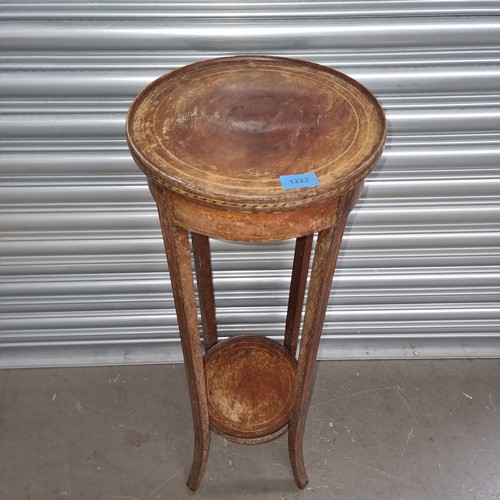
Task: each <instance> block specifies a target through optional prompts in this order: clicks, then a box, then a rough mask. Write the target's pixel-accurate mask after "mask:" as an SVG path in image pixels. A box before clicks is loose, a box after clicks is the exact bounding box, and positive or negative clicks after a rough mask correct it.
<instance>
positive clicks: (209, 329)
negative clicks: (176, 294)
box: [191, 233, 217, 351]
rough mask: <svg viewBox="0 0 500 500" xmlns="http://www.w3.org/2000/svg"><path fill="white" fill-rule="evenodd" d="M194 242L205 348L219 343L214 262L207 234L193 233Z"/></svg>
mask: <svg viewBox="0 0 500 500" xmlns="http://www.w3.org/2000/svg"><path fill="white" fill-rule="evenodd" d="M191 241H192V242H193V254H194V266H195V269H196V281H197V282H198V297H199V300H200V312H201V325H202V329H203V341H204V343H205V350H206V351H208V350H209V349H210V348H211V347H213V346H214V345H215V344H217V320H216V317H215V298H214V284H213V278H212V263H211V261H210V241H209V239H208V237H207V236H204V235H202V234H198V233H191Z"/></svg>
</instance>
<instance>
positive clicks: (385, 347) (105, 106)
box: [0, 0, 500, 367]
mask: <svg viewBox="0 0 500 500" xmlns="http://www.w3.org/2000/svg"><path fill="white" fill-rule="evenodd" d="M1 13H2V14H1V15H2V17H3V20H2V27H1V29H0V51H1V53H0V62H1V65H2V72H1V74H0V102H1V113H0V155H1V163H0V176H1V185H0V214H1V215H0V236H1V242H0V265H1V281H2V283H1V288H0V294H1V303H0V307H1V316H0V366H3V367H13V366H53V365H82V364H99V363H124V362H149V363H154V362H167V361H177V360H180V359H181V356H180V346H179V339H178V333H177V327H176V320H175V314H174V310H173V303H172V298H171V295H170V290H169V286H170V284H169V279H168V273H167V272H166V263H165V257H164V253H163V245H162V241H161V236H160V230H159V224H158V219H157V215H156V210H155V207H154V205H153V202H152V199H151V196H150V194H149V192H148V189H147V186H146V183H145V180H144V177H143V176H142V174H141V173H140V172H139V171H138V169H137V168H136V167H135V165H134V163H133V161H132V160H131V158H130V156H129V154H128V150H127V146H126V143H125V138H124V118H125V113H126V110H127V108H128V106H129V104H130V102H131V100H132V98H133V97H134V95H135V94H136V93H137V92H138V91H139V90H140V89H141V88H143V87H144V86H145V85H146V84H147V83H148V82H150V81H151V80H152V79H154V78H156V77H157V76H159V75H161V74H163V73H165V72H167V71H170V70H171V69H174V68H176V67H179V66H181V65H184V64H187V63H189V62H193V61H196V60H200V59H206V58H210V57H215V56H221V55H230V54H241V53H260V54H274V55H283V56H290V57H298V58H302V59H307V60H311V61H315V62H319V63H322V64H326V65H328V66H332V67H335V68H337V69H339V70H341V71H343V72H345V73H347V74H349V75H350V76H352V77H354V78H356V79H358V80H359V81H361V82H362V83H363V84H365V85H366V86H367V87H368V88H369V89H370V90H372V91H373V92H374V93H375V94H376V95H377V97H378V98H379V99H380V100H381V102H382V104H383V106H384V107H385V109H386V111H387V115H388V119H389V138H388V144H387V149H386V151H385V153H384V155H383V158H382V160H381V161H380V163H379V165H378V167H377V168H376V170H375V171H374V172H373V174H372V175H371V176H370V177H369V179H368V181H367V183H366V188H365V192H364V194H363V196H362V200H361V202H360V203H359V204H358V206H357V207H356V208H355V210H354V211H353V213H352V214H351V217H350V223H349V227H348V229H347V233H346V237H345V239H344V244H343V252H342V255H341V259H340V262H339V266H340V267H339V269H338V271H337V274H336V278H335V284H334V290H333V292H332V303H331V305H330V308H329V312H328V314H327V318H326V324H325V329H324V336H323V341H322V345H321V357H322V358H363V357H421V356H439V357H452V356H498V355H500V310H499V309H500V308H499V305H498V304H499V301H498V299H499V295H500V285H499V283H500V267H499V264H500V231H499V229H500V222H499V221H500V217H499V215H500V178H499V171H500V63H499V61H500V2H498V1H473V0H471V1H433V2H427V1H414V2H412V1H403V0H402V1H396V0H394V1H361V0H360V1H343V2H336V1H331V2H321V3H319V2H311V3H308V2H297V1H293V0H291V1H289V2H259V3H254V2H248V1H247V2H231V3H214V2H209V1H205V2H203V1H201V2H197V3H196V4H191V3H189V2H176V3H175V4H174V3H170V2H155V1H153V2H148V3H147V4H142V3H140V2H122V1H120V2H114V1H99V2H86V1H81V2H78V3H67V2H62V1H54V2H51V3H50V4H49V3H46V2H36V1H33V0H32V1H29V2H24V1H21V0H18V1H17V2H5V3H3V5H2V10H1ZM292 247H293V245H292V243H291V242H283V243H279V244H273V245H260V244H235V243H228V242H223V241H214V242H213V251H214V256H213V259H214V268H215V279H216V290H217V305H218V319H219V323H220V325H221V328H220V329H221V334H222V335H228V334H231V333H238V332H240V331H248V330H250V331H252V332H256V333H261V334H268V335H271V336H276V337H279V336H280V335H281V334H282V322H283V321H284V317H285V308H286V299H287V286H288V282H289V276H290V274H289V270H290V265H291V258H292Z"/></svg>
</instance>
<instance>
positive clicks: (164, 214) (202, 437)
mask: <svg viewBox="0 0 500 500" xmlns="http://www.w3.org/2000/svg"><path fill="white" fill-rule="evenodd" d="M155 197H156V201H157V204H158V211H159V213H160V222H161V227H162V232H163V239H164V242H165V249H166V253H167V260H168V267H169V273H170V279H171V281H172V290H173V294H174V302H175V309H176V312H177V321H178V324H179V332H180V337H181V344H182V352H183V355H184V365H185V368H186V374H187V380H188V386H189V395H190V399H191V409H192V413H193V426H194V434H195V444H194V454H193V455H194V456H193V464H192V467H191V472H190V474H189V478H188V481H187V485H188V487H189V488H190V489H191V490H193V491H195V490H197V489H198V487H199V485H200V482H201V479H202V477H203V473H204V471H205V466H206V464H207V459H208V450H209V447H210V427H209V417H208V403H207V389H206V382H205V370H204V367H203V357H202V351H201V345H200V336H199V331H198V314H197V308H196V298H195V292H194V283H193V273H192V270H191V253H190V249H189V237H188V233H187V231H186V230H185V229H183V228H181V227H179V226H176V225H175V224H174V222H173V221H172V220H171V219H170V216H169V215H170V211H169V208H168V201H167V200H165V198H164V197H163V196H162V195H161V194H160V193H156V196H155Z"/></svg>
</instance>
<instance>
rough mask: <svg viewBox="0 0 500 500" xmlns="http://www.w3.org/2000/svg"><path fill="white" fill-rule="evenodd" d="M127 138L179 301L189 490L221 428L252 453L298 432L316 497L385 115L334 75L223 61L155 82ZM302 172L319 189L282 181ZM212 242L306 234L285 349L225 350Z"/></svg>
mask: <svg viewBox="0 0 500 500" xmlns="http://www.w3.org/2000/svg"><path fill="white" fill-rule="evenodd" d="M127 138H128V141H129V147H130V150H131V153H132V155H133V157H134V159H135V161H136V163H137V164H138V166H139V167H140V168H141V169H142V170H143V171H144V172H145V174H146V176H147V177H148V181H149V185H150V188H151V192H152V194H153V196H154V198H155V200H156V202H157V206H158V212H159V215H160V221H161V227H162V231H163V236H164V241H165V248H166V253H167V259H168V264H169V270H170V275H171V280H172V287H173V291H174V300H175V306H176V312H177V316H178V323H179V331H180V336H181V340H182V348H183V353H184V360H185V365H186V372H187V377H188V381H189V391H190V397H191V405H192V410H193V422H194V430H195V449H194V460H193V465H192V469H191V473H190V476H189V479H188V486H189V487H190V488H191V489H192V490H196V489H197V488H198V486H199V484H200V481H201V478H202V476H203V471H204V468H205V465H206V461H207V457H208V448H209V443H210V428H212V429H213V430H215V431H216V432H218V433H220V434H222V435H224V436H225V437H227V438H228V439H231V440H233V441H236V442H238V443H243V444H253V443H260V442H265V441H269V440H271V439H274V438H275V437H277V436H279V435H281V434H283V433H284V432H286V431H287V430H288V431H289V434H288V437H289V453H290V461H291V464H292V470H293V473H294V476H295V480H296V482H297V484H298V486H299V487H301V488H303V487H305V485H306V484H307V481H308V479H307V474H306V470H305V466H304V457H303V452H302V441H303V434H304V426H305V421H306V415H307V408H308V402H309V397H310V394H311V389H312V385H313V373H314V364H315V360H316V354H317V350H318V345H319V341H320V335H321V330H322V326H323V321H324V317H325V312H326V307H327V304H328V297H329V292H330V287H331V282H332V278H333V273H334V270H335V265H336V261H337V256H338V252H339V248H340V243H341V240H342V234H343V231H344V227H345V223H346V220H347V216H348V214H349V211H350V210H351V209H352V207H353V206H354V204H355V203H356V201H357V199H358V197H359V195H360V193H361V189H362V186H363V180H364V178H365V177H366V175H367V174H368V173H369V172H370V171H371V169H372V168H373V167H374V165H375V163H376V161H377V160H378V158H379V156H380V154H381V152H382V147H383V144H384V140H385V117H384V113H383V111H382V109H381V108H380V106H379V104H378V103H377V101H376V100H375V98H374V97H373V96H372V95H371V94H370V93H369V92H368V91H367V90H366V89H365V88H364V87H362V86H361V85H360V84H359V83H357V82H355V81H353V80H352V79H350V78H348V77H346V76H345V75H342V74H341V73H338V72H336V71H333V70H331V69H328V68H325V67H323V66H319V65H316V64H312V63H307V62H304V61H297V60H292V59H285V58H275V57H260V56H259V57H250V56H244V57H232V58H222V59H214V60H210V61H205V62H201V63H196V64H192V65H190V66H186V67H184V68H181V69H179V70H177V71H173V72H172V73H169V74H167V75H165V76H163V77H161V78H160V79H158V80H156V81H155V82H153V83H152V84H151V85H149V86H148V87H147V88H146V89H145V90H144V91H143V92H141V93H140V94H139V96H138V97H137V98H136V100H135V101H134V103H133V104H132V106H131V108H130V111H129V114H128V117H127ZM304 173H314V174H316V176H317V177H318V179H319V185H317V186H313V187H307V188H296V189H284V188H283V186H282V185H281V182H280V176H281V175H294V174H304ZM316 232H317V233H318V241H317V244H316V248H315V252H314V259H313V265H312V271H311V278H310V284H309V291H308V298H307V304H306V310H305V317H304V324H303V329H302V341H301V344H300V351H299V356H298V358H296V350H297V345H298V335H299V330H300V322H301V315H302V309H303V301H304V294H305V289H306V283H307V273H308V269H309V261H310V254H311V249H312V237H313V234H314V233H316ZM189 233H191V238H192V243H193V253H194V261H195V269H196V278H197V285H198V293H199V303H200V308H201V322H202V329H203V337H204V346H205V354H203V352H202V348H201V345H200V336H199V331H198V316H197V308H196V301H195V288H194V283H193V275H192V270H191V260H190V248H189V241H188V234H189ZM209 237H215V238H225V239H230V240H237V241H276V240H282V239H287V238H297V242H296V249H295V257H294V264H293V271H292V280H291V290H290V297H289V302H288V314H287V320H286V325H285V329H284V330H285V331H284V337H285V340H284V345H283V346H280V345H278V344H277V343H276V342H274V341H271V340H269V339H266V338H262V337H257V336H251V335H246V336H241V337H234V338H230V339H228V340H224V341H222V342H218V338H217V322H216V314H215V301H214V291H213V283H212V269H211V264H210V246H209Z"/></svg>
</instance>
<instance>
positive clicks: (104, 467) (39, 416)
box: [0, 360, 500, 500]
mask: <svg viewBox="0 0 500 500" xmlns="http://www.w3.org/2000/svg"><path fill="white" fill-rule="evenodd" d="M183 370H184V369H183V366H182V365H170V366H169V365H164V366H128V367H121V366H120V367H104V368H69V369H41V370H34V369H31V370H5V371H0V499H2V500H4V499H5V500H30V499H33V500H55V499H58V498H61V499H88V500H98V499H106V500H139V499H140V500H156V499H169V500H170V499H184V498H193V499H194V498H196V499H197V500H203V499H217V500H224V499H250V498H251V499H254V500H256V499H272V500H280V499H309V498H311V499H332V498H335V499H338V500H344V499H345V500H351V499H352V500H365V499H366V500H372V499H384V500H392V499H394V500H402V499H404V500H426V499H429V500H445V499H453V500H460V499H464V500H465V499H467V500H474V499H478V500H479V499H481V500H482V499H489V500H491V499H500V414H499V412H500V360H472V361H471V360H460V361H458V360H449V361H360V362H348V361H340V362H322V363H319V369H318V375H317V379H316V386H315V392H314V394H313V398H312V402H311V409H310V411H309V417H308V425H307V431H306V439H305V456H306V464H307V468H308V472H309V478H310V484H309V486H308V487H307V488H306V489H305V490H303V491H300V490H298V489H297V488H296V486H295V484H294V481H293V478H292V474H291V471H290V467H289V462H288V456H287V446H286V436H284V437H281V438H280V439H278V440H277V441H274V442H272V443H267V444H264V445H259V446H241V445H240V446H239V445H236V444H232V443H228V442H226V441H225V440H224V439H222V438H220V437H219V436H217V435H215V434H212V436H213V437H212V446H211V451H210V457H209V461H208V466H207V470H206V474H205V478H204V481H203V483H202V485H201V488H200V490H199V491H198V492H197V493H196V494H192V493H191V492H190V491H189V490H188V489H187V488H186V486H185V480H186V478H187V474H188V470H189V466H190V461H191V453H192V428H191V417H190V409H189V401H188V397H187V387H186V381H185V376H184V371H183Z"/></svg>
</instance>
